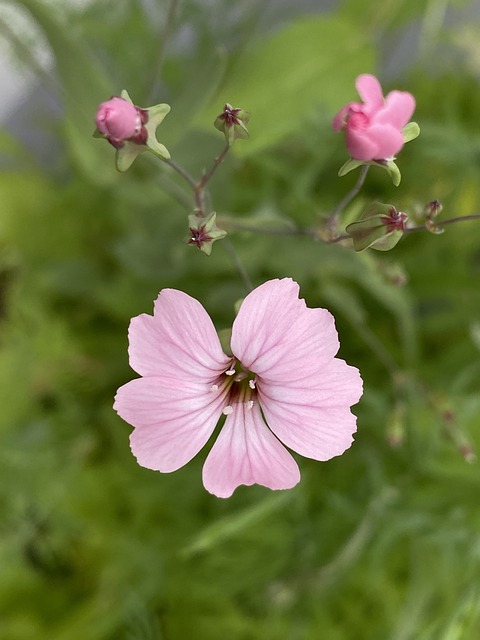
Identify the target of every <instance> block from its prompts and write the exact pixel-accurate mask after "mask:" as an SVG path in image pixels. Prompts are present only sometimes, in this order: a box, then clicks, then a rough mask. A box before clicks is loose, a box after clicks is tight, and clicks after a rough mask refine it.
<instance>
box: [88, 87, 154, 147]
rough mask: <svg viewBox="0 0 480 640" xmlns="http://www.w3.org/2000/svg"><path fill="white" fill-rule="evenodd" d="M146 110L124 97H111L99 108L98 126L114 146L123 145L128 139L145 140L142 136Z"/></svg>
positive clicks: (139, 141)
mask: <svg viewBox="0 0 480 640" xmlns="http://www.w3.org/2000/svg"><path fill="white" fill-rule="evenodd" d="M143 113H144V111H143V110H142V109H139V108H138V107H135V105H133V104H131V103H130V102H128V100H124V99H123V98H117V97H114V98H110V100H108V101H107V102H102V103H101V104H100V106H99V107H98V110H97V115H96V124H97V128H98V130H99V131H100V133H102V134H103V135H104V136H105V137H106V138H107V140H108V141H109V142H110V143H111V144H112V145H113V146H114V147H117V148H119V147H121V146H122V145H123V143H124V142H125V141H126V140H132V141H133V142H137V143H142V142H144V140H143V139H140V138H142V136H141V132H142V127H143V124H144V117H142V116H143Z"/></svg>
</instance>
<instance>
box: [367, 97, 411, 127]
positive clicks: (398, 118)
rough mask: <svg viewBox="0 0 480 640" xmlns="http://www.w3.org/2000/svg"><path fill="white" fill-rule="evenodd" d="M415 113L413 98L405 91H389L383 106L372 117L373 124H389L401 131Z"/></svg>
mask: <svg viewBox="0 0 480 640" xmlns="http://www.w3.org/2000/svg"><path fill="white" fill-rule="evenodd" d="M414 111H415V98H414V97H413V96H412V94H411V93H408V92H407V91H391V92H390V93H389V94H388V96H387V97H386V99H385V106H384V107H383V109H381V110H380V111H378V112H377V113H376V114H375V116H374V121H375V123H378V124H389V125H391V126H392V127H395V128H396V129H403V127H404V126H405V125H406V124H407V122H408V121H409V120H410V118H411V117H412V115H413V112H414Z"/></svg>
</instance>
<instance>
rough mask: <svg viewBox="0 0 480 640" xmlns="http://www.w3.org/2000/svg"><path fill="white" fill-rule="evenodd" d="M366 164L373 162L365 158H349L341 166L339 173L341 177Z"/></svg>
mask: <svg viewBox="0 0 480 640" xmlns="http://www.w3.org/2000/svg"><path fill="white" fill-rule="evenodd" d="M364 164H371V163H370V162H364V161H363V160H354V159H353V158H349V159H348V160H347V161H346V162H345V164H344V165H343V166H342V167H340V169H339V171H338V175H339V177H340V178H341V177H342V176H346V175H347V173H350V171H353V170H354V169H358V167H361V166H362V165H364Z"/></svg>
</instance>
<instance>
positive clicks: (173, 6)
mask: <svg viewBox="0 0 480 640" xmlns="http://www.w3.org/2000/svg"><path fill="white" fill-rule="evenodd" d="M177 8H178V0H170V2H169V5H168V10H167V17H166V20H165V26H164V28H163V30H162V33H161V34H160V38H159V39H160V46H159V48H158V54H157V60H156V63H155V71H154V73H153V78H152V80H151V87H152V89H151V92H150V102H155V98H156V90H157V85H158V84H159V82H160V78H161V75H162V67H163V63H164V60H165V53H166V50H167V44H168V41H169V39H170V36H171V33H172V29H173V24H174V22H175V15H176V13H177Z"/></svg>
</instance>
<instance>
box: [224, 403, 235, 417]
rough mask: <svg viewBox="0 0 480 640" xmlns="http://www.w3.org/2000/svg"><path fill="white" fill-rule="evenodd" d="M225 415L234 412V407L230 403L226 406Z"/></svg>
mask: <svg viewBox="0 0 480 640" xmlns="http://www.w3.org/2000/svg"><path fill="white" fill-rule="evenodd" d="M222 413H223V415H224V416H229V415H230V414H231V413H233V407H232V406H231V405H229V404H227V406H226V407H225V408H224V410H223V411H222Z"/></svg>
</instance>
